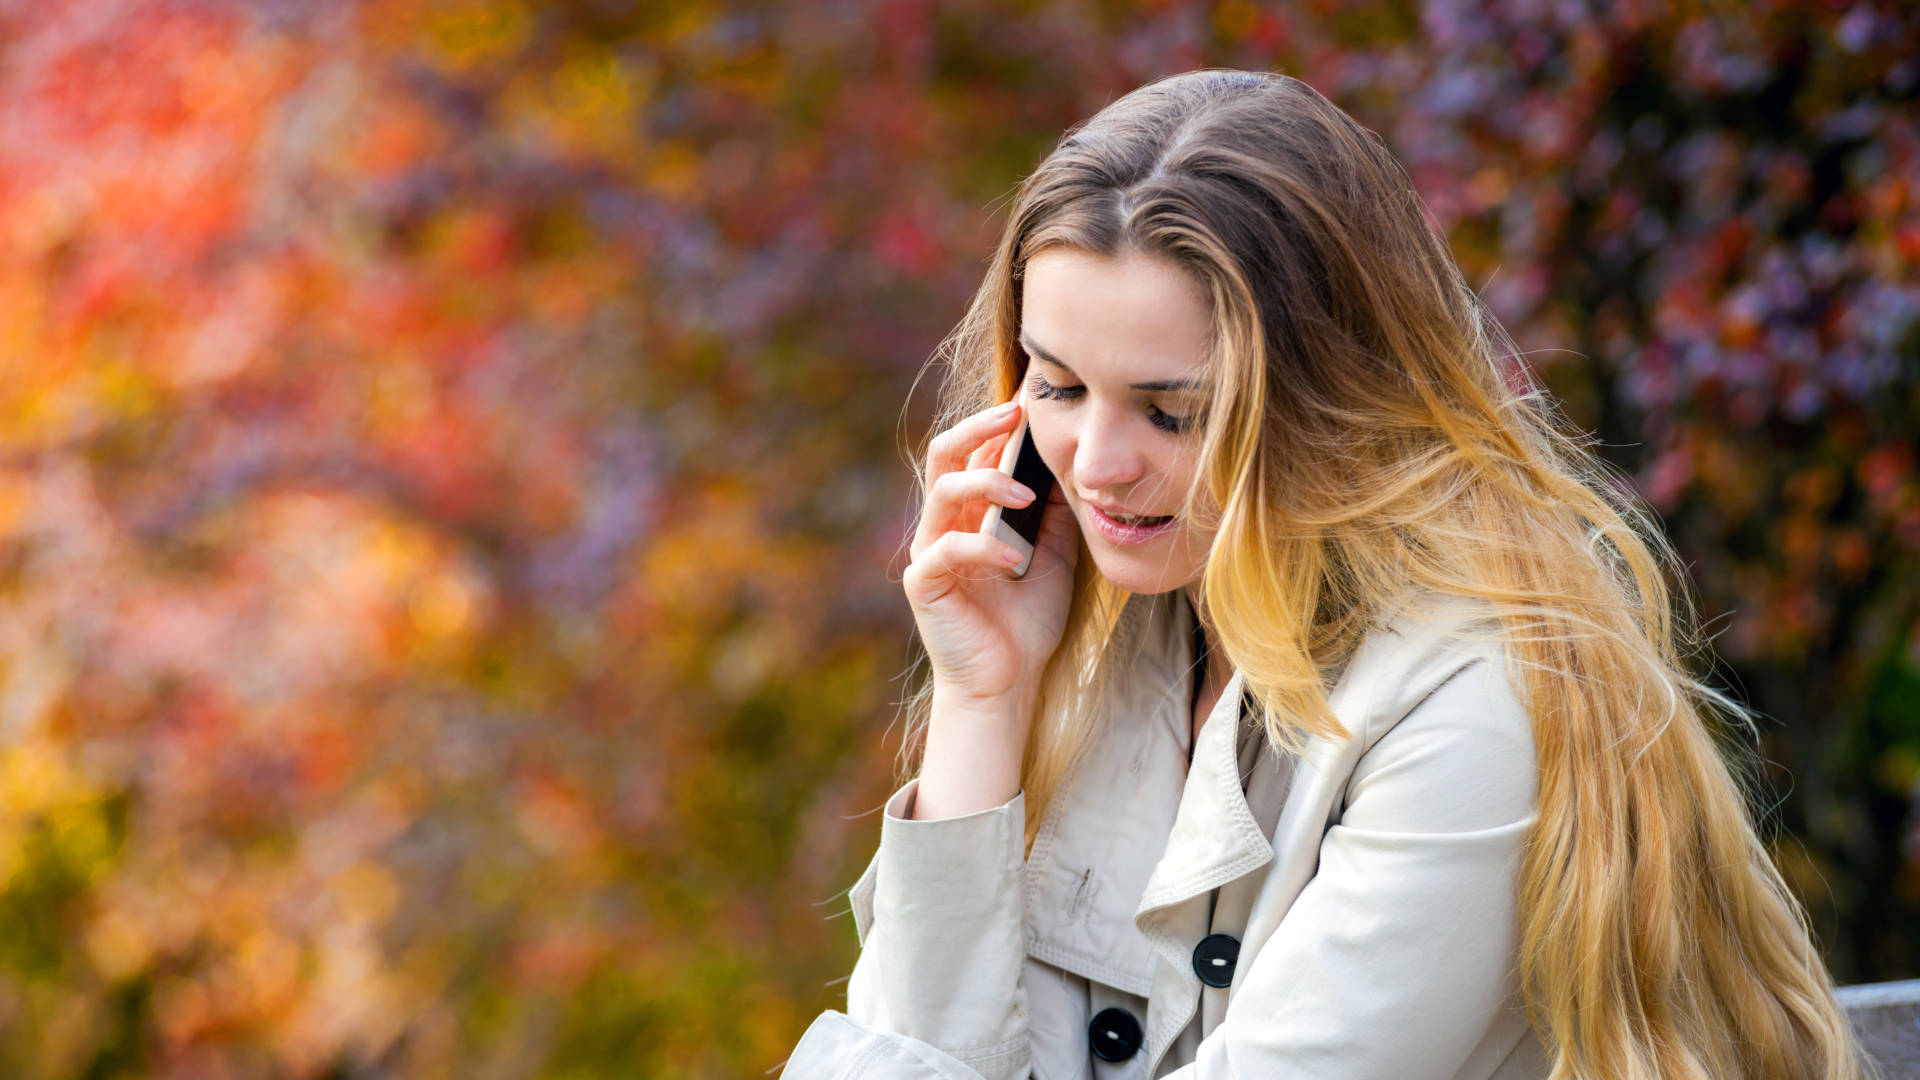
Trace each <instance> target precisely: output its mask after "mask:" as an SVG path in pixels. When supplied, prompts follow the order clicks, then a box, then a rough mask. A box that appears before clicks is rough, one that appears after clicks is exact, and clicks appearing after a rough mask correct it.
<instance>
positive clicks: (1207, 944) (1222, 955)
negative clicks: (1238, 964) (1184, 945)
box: [1193, 934, 1240, 986]
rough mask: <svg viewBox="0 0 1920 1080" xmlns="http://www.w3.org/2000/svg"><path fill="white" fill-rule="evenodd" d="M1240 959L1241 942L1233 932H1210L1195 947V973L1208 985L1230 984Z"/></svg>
mask: <svg viewBox="0 0 1920 1080" xmlns="http://www.w3.org/2000/svg"><path fill="white" fill-rule="evenodd" d="M1239 959H1240V943H1239V942H1238V941H1236V940H1234V937H1233V935H1232V934H1208V935H1207V936H1206V937H1203V938H1201V939H1200V944H1198V945H1195V946H1194V947H1193V973H1194V974H1195V975H1198V976H1200V981H1201V982H1203V983H1206V984H1207V985H1208V986H1228V985H1231V984H1232V982H1233V965H1234V962H1235V961H1236V960H1239Z"/></svg>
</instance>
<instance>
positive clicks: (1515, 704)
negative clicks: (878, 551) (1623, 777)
mask: <svg viewBox="0 0 1920 1080" xmlns="http://www.w3.org/2000/svg"><path fill="white" fill-rule="evenodd" d="M1473 613H1474V609H1473V608H1471V607H1469V606H1467V605H1465V604H1464V603H1463V602H1461V601H1454V600H1445V601H1442V600H1438V599H1429V600H1428V601H1426V602H1425V603H1423V604H1422V605H1421V606H1420V607H1419V608H1418V609H1417V610H1416V611H1410V612H1408V613H1406V614H1402V615H1400V616H1399V617H1397V618H1395V619H1393V620H1391V621H1390V622H1388V623H1387V624H1386V625H1385V626H1377V627H1375V628H1374V629H1373V630H1372V631H1371V632H1370V633H1369V635H1368V636H1367V638H1366V639H1365V640H1364V642H1363V643H1362V644H1361V646H1360V648H1359V650H1358V651H1357V652H1356V653H1355V654H1354V656H1353V657H1352V659H1351V660H1350V661H1349V662H1348V663H1347V665H1346V666H1345V668H1344V670H1343V671H1342V672H1341V673H1340V676H1339V679H1338V681H1337V683H1336V684H1335V686H1334V689H1333V690H1332V692H1331V697H1330V702H1331V705H1332V708H1333V711H1334V714H1335V715H1336V716H1337V717H1338V718H1339V719H1340V722H1341V724H1342V725H1343V726H1344V727H1345V728H1346V729H1347V730H1348V731H1350V732H1354V733H1356V737H1354V738H1351V739H1341V740H1324V739H1317V738H1316V739H1313V740H1311V741H1310V742H1309V743H1308V745H1307V746H1306V748H1305V750H1304V751H1302V753H1301V754H1298V755H1280V754H1278V753H1276V752H1275V751H1273V750H1272V749H1270V748H1269V747H1268V746H1267V744H1266V742H1265V738H1264V735H1263V734H1262V733H1261V732H1260V730H1259V728H1258V727H1257V725H1256V723H1255V721H1254V719H1253V718H1252V716H1251V715H1250V710H1246V709H1243V708H1242V707H1241V706H1242V695H1243V691H1244V682H1243V679H1242V676H1241V675H1239V674H1238V673H1236V674H1235V675H1234V677H1233V680H1232V682H1230V683H1229V684H1228V686H1227V688H1226V691H1225V692H1224V693H1223V694H1222V695H1221V698H1220V701H1219V704H1218V705H1217V706H1216V707H1215V708H1214V710H1213V711H1212V713H1210V714H1209V716H1208V717H1207V719H1206V721H1205V723H1204V724H1203V725H1202V727H1201V729H1200V732H1199V734H1198V736H1197V741H1196V743H1195V745H1194V746H1193V747H1192V750H1193V761H1192V765H1191V767H1190V768H1189V767H1188V766H1187V765H1186V761H1187V750H1188V742H1189V739H1190V735H1189V732H1190V731H1191V728H1192V723H1191V714H1192V710H1191V704H1190V703H1191V701H1192V699H1193V695H1192V689H1193V687H1192V679H1193V674H1192V671H1191V668H1192V664H1193V658H1194V646H1193V637H1192V629H1193V618H1194V616H1193V611H1192V608H1191V607H1190V605H1189V602H1188V600H1187V596H1186V592H1185V590H1184V589H1179V590H1174V591H1172V592H1170V593H1164V594H1161V595H1159V596H1135V597H1133V598H1132V600H1131V601H1130V603H1129V606H1128V608H1127V610H1126V612H1125V614H1124V615H1123V618H1126V619H1140V620H1143V622H1142V624H1140V625H1139V626H1138V627H1137V631H1138V632H1137V635H1135V636H1131V637H1129V638H1127V639H1125V640H1129V641H1132V642H1135V643H1136V647H1137V649H1138V658H1137V662H1135V663H1132V664H1129V665H1125V666H1124V668H1123V670H1124V671H1125V672H1126V674H1125V676H1124V677H1123V678H1122V680H1121V681H1120V682H1119V684H1118V685H1117V687H1116V691H1115V695H1114V703H1113V709H1112V711H1111V712H1110V714H1109V715H1110V716H1111V717H1112V723H1110V724H1107V725H1105V727H1104V729H1103V730H1102V731H1101V732H1100V733H1099V735H1098V736H1096V738H1095V741H1094V742H1093V744H1092V745H1091V746H1090V747H1089V748H1088V750H1087V752H1086V754H1084V755H1083V756H1082V758H1081V760H1080V763H1079V764H1078V765H1076V766H1075V769H1074V771H1073V773H1072V777H1071V779H1070V781H1069V783H1068V785H1067V787H1066V789H1065V793H1064V795H1063V796H1062V797H1061V798H1058V799H1056V800H1055V801H1054V805H1053V806H1052V808H1051V812H1050V813H1049V814H1048V817H1047V820H1046V821H1045V822H1044V823H1043V824H1042V826H1041V829H1040V831H1039V834H1038V837H1037V839H1036V840H1035V843H1034V846H1033V851H1032V854H1031V856H1030V857H1026V858H1023V857H1022V845H1023V829H1024V827H1025V803H1024V797H1025V795H1024V792H1022V793H1018V794H1015V795H1014V796H1013V798H1012V799H1010V800H1009V801H1008V802H1006V803H1004V804H1002V805H1000V806H997V807H994V808H991V809H988V810H982V811H979V812H977V813H972V814H966V815H962V816H958V817H952V818H946V819H941V820H934V821H914V820H911V819H910V817H909V815H910V813H911V810H912V806H913V799H914V793H915V790H916V788H917V786H918V781H917V780H914V781H909V782H908V783H907V784H906V785H904V786H903V787H901V788H900V789H899V790H898V791H897V792H895V793H894V795H893V796H892V797H891V798H889V799H888V801H887V803H886V807H885V811H884V815H883V818H882V823H881V831H880V843H879V848H878V850H877V851H876V852H875V854H874V857H873V859H872V861H871V862H870V863H869V864H868V866H867V868H866V871H865V873H863V874H862V875H861V876H860V878H859V880H858V881H857V882H856V883H855V884H854V886H853V887H852V889H851V891H850V894H849V895H850V899H851V901H852V907H853V916H854V926H855V929H856V931H857V932H858V936H859V939H860V945H861V951H860V956H859V958H858V960H857V961H856V963H855V966H854V969H853V974H852V976H851V977H850V978H849V980H848V983H847V1008H846V1011H845V1012H844V1013H843V1012H840V1011H838V1010H828V1011H827V1012H825V1013H822V1014H821V1015H820V1016H819V1017H818V1018H817V1019H816V1020H815V1021H814V1022H813V1024H812V1025H811V1026H810V1027H809V1028H808V1029H807V1031H806V1032H805V1033H804V1034H803V1036H802V1037H801V1039H800V1042H799V1043H798V1045H796V1046H795V1048H794V1051H793V1054H792V1056H791V1057H790V1058H789V1059H788V1061H787V1063H786V1067H785V1071H784V1073H783V1078H784V1080H829V1078H832V1080H855V1078H862V1077H866V1078H876V1080H881V1078H884V1080H1016V1078H1021V1077H1034V1078H1037V1080H1075V1078H1087V1080H1093V1078H1099V1080H1106V1078H1120V1077H1124V1078H1128V1080H1148V1078H1157V1077H1162V1076H1170V1077H1177V1078H1180V1080H1227V1078H1229V1077H1235V1078H1255V1077H1258V1078H1283V1077H1284V1078H1309V1077H1311V1078H1325V1080H1364V1078H1372V1077H1379V1078H1382V1080H1388V1078H1391V1080H1422V1078H1432V1080H1467V1078H1473V1080H1485V1078H1493V1080H1534V1078H1538V1077H1544V1076H1546V1075H1547V1072H1548V1069H1547V1062H1546V1058H1545V1054H1544V1052H1543V1049H1542V1046H1541V1043H1540V1042H1539V1040H1538V1038H1537V1037H1536V1036H1535V1035H1534V1033H1533V1032H1532V1031H1531V1029H1530V1028H1529V1026H1528V1024H1527V1020H1526V1015H1525V1012H1524V1008H1523V1006H1522V1003H1521V999H1520V996H1519V986H1518V981H1517V978H1516V975H1515V962H1516V943H1517V934H1516V928H1515V898H1514V885H1515V874H1516V871H1517V868H1518V862H1519V855H1520V845H1521V838H1522V836H1523V834H1524V833H1525V832H1526V830H1527V827H1528V825H1529V824H1530V823H1531V822H1532V821H1533V820H1534V815H1535V802H1534V800H1535V794H1536V763H1535V757H1534V747H1533V736H1532V729H1531V725H1530V723H1529V718H1528V715H1527V712H1526V710H1525V708H1524V707H1523V706H1522V705H1521V704H1520V701H1519V700H1518V699H1517V697H1516V696H1515V694H1514V692H1513V689H1512V687H1511V685H1510V683H1509V682H1508V679H1507V677H1506V674H1505V672H1504V671H1503V670H1502V667H1501V663H1500V654H1499V652H1498V651H1497V647H1494V646H1487V645H1473V644H1466V643H1462V642H1458V641H1452V642H1448V641H1442V640H1441V634H1442V631H1443V630H1444V629H1445V628H1446V627H1448V626H1450V625H1457V624H1459V623H1460V622H1461V621H1462V620H1465V619H1468V618H1469V617H1470V616H1472V615H1473ZM1203 976H1205V979H1204V980H1203ZM1210 983H1215V984H1217V983H1225V984H1226V985H1224V986H1216V985H1209V984H1210Z"/></svg>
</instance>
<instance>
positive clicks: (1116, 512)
mask: <svg viewBox="0 0 1920 1080" xmlns="http://www.w3.org/2000/svg"><path fill="white" fill-rule="evenodd" d="M1087 505H1088V506H1091V507H1093V508H1094V509H1095V510H1098V511H1100V512H1101V513H1103V514H1105V515H1107V516H1108V517H1110V518H1113V519H1115V520H1118V521H1124V519H1127V518H1144V519H1146V521H1145V524H1147V525H1157V524H1159V523H1160V522H1162V521H1165V520H1166V519H1168V518H1170V517H1172V516H1173V515H1172V514H1148V513H1144V512H1141V511H1138V510H1123V509H1121V508H1120V507H1117V506H1108V505H1107V504H1105V503H1097V502H1091V501H1089V502H1088V503H1087Z"/></svg>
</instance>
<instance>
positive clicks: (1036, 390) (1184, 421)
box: [1027, 375, 1192, 435]
mask: <svg viewBox="0 0 1920 1080" xmlns="http://www.w3.org/2000/svg"><path fill="white" fill-rule="evenodd" d="M1027 389H1028V391H1030V392H1031V393H1032V394H1033V396H1034V397H1037V398H1041V399H1043V400H1048V401H1072V400H1074V399H1075V398H1077V397H1079V395H1080V392H1081V391H1083V390H1085V389H1086V387H1084V386H1055V385H1053V384H1052V383H1050V382H1048V381H1047V380H1045V379H1043V378H1041V377H1040V376H1038V375H1035V376H1034V377H1033V378H1032V379H1030V380H1028V382H1027ZM1149 410H1150V411H1151V412H1152V414H1153V415H1152V416H1151V417H1150V419H1151V420H1152V421H1153V426H1154V427H1157V428H1159V429H1160V430H1161V431H1164V432H1167V433H1168V434H1172V435H1178V434H1181V433H1182V432H1185V431H1186V430H1187V428H1188V427H1189V426H1190V425H1191V424H1192V419H1191V418H1190V417H1185V416H1173V415H1170V414H1168V413H1164V412H1161V411H1160V409H1159V408H1158V407H1155V406H1149Z"/></svg>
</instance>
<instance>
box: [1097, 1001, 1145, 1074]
mask: <svg viewBox="0 0 1920 1080" xmlns="http://www.w3.org/2000/svg"><path fill="white" fill-rule="evenodd" d="M1087 1043H1088V1044H1089V1045H1091V1046H1092V1047H1093V1056H1094V1057H1097V1058H1099V1059H1100V1060H1101V1061H1125V1060H1127V1059H1128V1058H1130V1057H1132V1056H1133V1052H1134V1051H1135V1050H1138V1049H1140V1021H1138V1020H1135V1019H1134V1018H1133V1014H1132V1013H1130V1012H1128V1011H1127V1010H1125V1009H1122V1008H1120V1007H1119V1006H1118V1005H1115V1006H1112V1007H1110V1008H1105V1009H1101V1010H1100V1012H1099V1013H1098V1014H1096V1015H1095V1016H1094V1018H1093V1020H1092V1022H1091V1023H1089V1024H1087Z"/></svg>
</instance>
